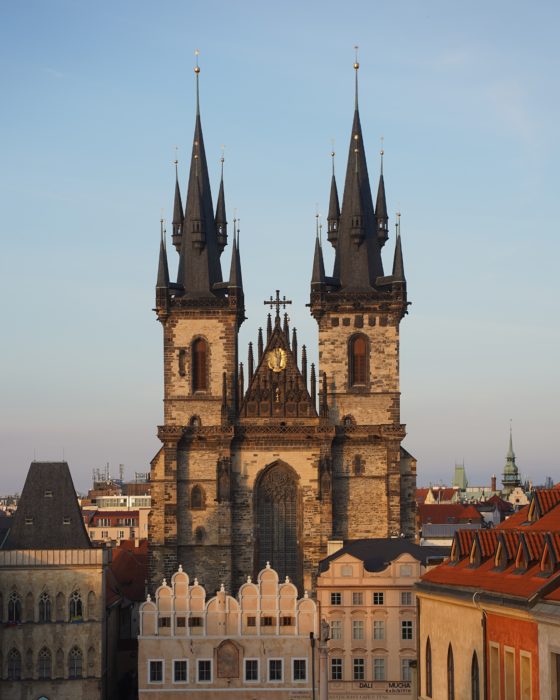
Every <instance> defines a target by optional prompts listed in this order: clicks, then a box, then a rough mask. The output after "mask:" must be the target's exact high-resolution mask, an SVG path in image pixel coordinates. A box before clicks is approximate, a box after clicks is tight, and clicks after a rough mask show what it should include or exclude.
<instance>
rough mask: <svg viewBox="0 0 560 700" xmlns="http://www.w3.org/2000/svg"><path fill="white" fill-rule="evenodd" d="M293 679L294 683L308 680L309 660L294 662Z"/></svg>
mask: <svg viewBox="0 0 560 700" xmlns="http://www.w3.org/2000/svg"><path fill="white" fill-rule="evenodd" d="M292 679H293V680H294V681H306V680H307V659H293V660H292Z"/></svg>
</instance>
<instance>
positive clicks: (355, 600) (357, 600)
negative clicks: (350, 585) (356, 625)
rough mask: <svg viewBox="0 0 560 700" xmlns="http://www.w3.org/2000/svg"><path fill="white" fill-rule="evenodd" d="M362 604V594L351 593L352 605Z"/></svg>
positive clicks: (359, 592) (357, 592)
mask: <svg viewBox="0 0 560 700" xmlns="http://www.w3.org/2000/svg"><path fill="white" fill-rule="evenodd" d="M363 604H364V594H363V593H362V592H361V591H354V592H353V593H352V605H363Z"/></svg>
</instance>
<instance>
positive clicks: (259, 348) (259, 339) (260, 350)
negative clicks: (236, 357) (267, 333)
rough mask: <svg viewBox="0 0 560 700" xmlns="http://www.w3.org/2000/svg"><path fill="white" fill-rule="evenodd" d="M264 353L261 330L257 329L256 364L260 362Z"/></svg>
mask: <svg viewBox="0 0 560 700" xmlns="http://www.w3.org/2000/svg"><path fill="white" fill-rule="evenodd" d="M263 352H264V342H263V329H262V328H259V334H258V337H257V357H258V362H260V361H261V359H262V356H263Z"/></svg>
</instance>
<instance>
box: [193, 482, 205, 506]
mask: <svg viewBox="0 0 560 700" xmlns="http://www.w3.org/2000/svg"><path fill="white" fill-rule="evenodd" d="M205 509H206V494H205V493H204V489H203V488H202V486H199V485H198V484H197V485H196V486H193V488H192V491H191V510H205Z"/></svg>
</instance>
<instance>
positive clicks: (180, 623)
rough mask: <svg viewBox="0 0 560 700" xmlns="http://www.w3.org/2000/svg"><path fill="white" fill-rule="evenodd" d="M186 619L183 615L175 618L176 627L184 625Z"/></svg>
mask: <svg viewBox="0 0 560 700" xmlns="http://www.w3.org/2000/svg"><path fill="white" fill-rule="evenodd" d="M185 623H186V619H185V618H184V617H178V618H177V627H185Z"/></svg>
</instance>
